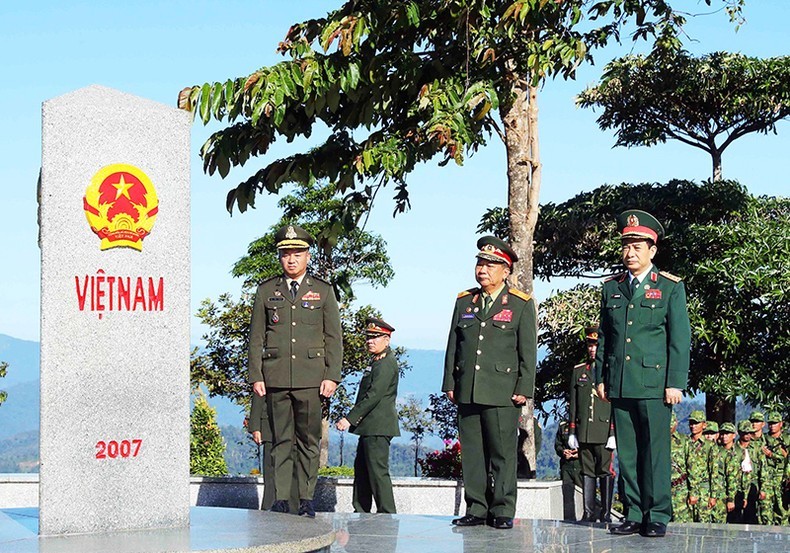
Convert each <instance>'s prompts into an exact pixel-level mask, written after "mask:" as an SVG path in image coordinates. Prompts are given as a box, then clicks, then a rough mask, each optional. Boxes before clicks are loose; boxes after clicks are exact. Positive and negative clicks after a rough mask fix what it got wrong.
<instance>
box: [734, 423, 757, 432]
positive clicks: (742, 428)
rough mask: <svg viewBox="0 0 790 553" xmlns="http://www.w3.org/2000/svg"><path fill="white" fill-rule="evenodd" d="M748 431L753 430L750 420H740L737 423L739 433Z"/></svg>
mask: <svg viewBox="0 0 790 553" xmlns="http://www.w3.org/2000/svg"><path fill="white" fill-rule="evenodd" d="M749 432H754V426H753V425H752V421H741V422H739V423H738V433H739V434H748V433H749Z"/></svg>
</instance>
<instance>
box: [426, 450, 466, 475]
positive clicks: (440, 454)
mask: <svg viewBox="0 0 790 553" xmlns="http://www.w3.org/2000/svg"><path fill="white" fill-rule="evenodd" d="M419 463H420V468H421V469H422V475H423V476H430V477H434V478H453V479H459V478H461V474H462V473H461V442H459V441H458V440H456V441H455V442H453V441H452V440H445V441H444V449H443V450H442V451H439V450H438V449H437V450H436V451H434V452H432V453H429V454H428V455H426V456H425V459H420V460H419Z"/></svg>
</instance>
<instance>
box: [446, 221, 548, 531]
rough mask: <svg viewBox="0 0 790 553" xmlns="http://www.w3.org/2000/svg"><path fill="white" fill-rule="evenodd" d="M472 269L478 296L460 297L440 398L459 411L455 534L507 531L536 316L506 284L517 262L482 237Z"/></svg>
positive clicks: (525, 298)
mask: <svg viewBox="0 0 790 553" xmlns="http://www.w3.org/2000/svg"><path fill="white" fill-rule="evenodd" d="M477 247H478V249H479V250H480V251H479V252H478V254H477V264H476V265H475V279H476V280H477V282H478V284H479V285H480V287H479V288H472V289H469V290H466V291H464V292H461V293H460V294H458V298H457V299H456V302H455V310H454V311H453V317H452V320H451V327H450V335H449V338H448V341H447V350H446V352H445V358H444V379H443V382H442V391H443V392H445V393H446V394H447V397H448V398H449V399H450V401H452V402H453V403H456V404H457V405H458V433H459V438H460V441H461V448H462V457H461V466H462V469H463V477H464V498H465V500H466V515H465V516H463V517H461V518H457V519H455V520H453V524H455V525H457V526H477V525H480V524H485V523H486V522H488V523H489V524H490V525H491V526H493V527H494V528H500V529H508V528H512V527H513V517H514V516H515V513H516V446H517V439H518V432H517V430H518V427H517V421H518V416H519V406H521V405H523V404H524V403H526V401H527V398H528V397H532V395H533V392H534V388H535V366H536V364H537V309H536V307H535V301H534V300H533V299H532V298H531V297H530V296H529V295H528V294H525V293H524V292H522V291H520V290H517V289H515V288H508V287H507V285H506V282H505V281H506V279H507V277H508V276H509V275H510V269H511V266H512V264H513V263H514V262H516V261H517V260H518V257H517V255H516V253H515V252H514V251H513V250H512V249H511V248H510V246H508V245H507V244H506V243H505V242H504V241H502V240H500V239H498V238H496V237H494V236H484V237H483V238H481V239H480V240H478V241H477Z"/></svg>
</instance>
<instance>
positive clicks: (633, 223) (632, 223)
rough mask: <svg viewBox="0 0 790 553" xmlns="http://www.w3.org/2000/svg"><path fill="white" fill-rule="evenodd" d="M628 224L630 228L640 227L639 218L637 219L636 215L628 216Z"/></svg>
mask: <svg viewBox="0 0 790 553" xmlns="http://www.w3.org/2000/svg"><path fill="white" fill-rule="evenodd" d="M621 220H622V219H621ZM626 224H627V225H628V226H629V227H638V226H639V217H637V216H636V215H634V214H633V213H632V214H631V215H629V216H628V222H627V223H626Z"/></svg>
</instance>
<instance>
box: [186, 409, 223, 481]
mask: <svg viewBox="0 0 790 553" xmlns="http://www.w3.org/2000/svg"><path fill="white" fill-rule="evenodd" d="M189 424H190V429H191V430H190V436H189V473H190V474H194V475H200V476H224V475H225V474H227V473H228V468H227V466H226V464H225V458H224V457H223V454H224V453H225V441H224V440H223V439H222V432H220V429H219V426H218V425H217V412H216V411H215V410H214V408H212V407H211V406H210V405H209V404H208V401H206V397H205V396H204V395H203V394H198V396H197V397H196V398H195V405H194V407H193V408H192V415H191V416H190V417H189Z"/></svg>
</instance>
